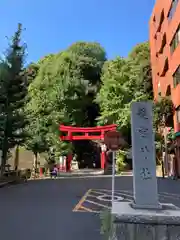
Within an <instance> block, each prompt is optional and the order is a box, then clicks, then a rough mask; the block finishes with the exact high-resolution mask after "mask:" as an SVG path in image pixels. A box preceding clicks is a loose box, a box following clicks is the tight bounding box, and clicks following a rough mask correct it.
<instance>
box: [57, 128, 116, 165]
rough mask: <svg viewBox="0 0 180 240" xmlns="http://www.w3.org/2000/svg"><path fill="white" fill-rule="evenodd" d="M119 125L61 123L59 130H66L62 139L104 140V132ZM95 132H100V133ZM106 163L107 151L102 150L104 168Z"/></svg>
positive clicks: (112, 129)
mask: <svg viewBox="0 0 180 240" xmlns="http://www.w3.org/2000/svg"><path fill="white" fill-rule="evenodd" d="M116 128H117V125H116V124H111V125H106V126H97V127H87V128H84V127H70V126H65V125H62V124H61V125H60V127H59V130H60V131H61V132H65V133H66V134H67V135H66V136H60V139H61V140H62V141H74V140H104V134H105V133H106V132H108V131H114V130H116ZM78 133H81V134H82V133H83V135H78ZM93 133H96V134H97V133H99V134H98V135H96V134H94V135H93ZM104 165H105V152H103V151H101V168H102V169H104Z"/></svg>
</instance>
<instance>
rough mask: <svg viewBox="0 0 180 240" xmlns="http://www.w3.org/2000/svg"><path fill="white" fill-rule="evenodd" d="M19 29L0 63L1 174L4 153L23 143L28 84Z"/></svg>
mask: <svg viewBox="0 0 180 240" xmlns="http://www.w3.org/2000/svg"><path fill="white" fill-rule="evenodd" d="M21 33H22V25H21V24H18V29H17V31H16V32H15V34H14V36H13V37H12V40H11V42H10V45H9V48H8V49H7V52H6V54H5V57H4V60H3V61H2V62H1V66H0V67H1V71H0V72H1V74H0V109H1V119H2V122H3V125H1V149H2V164H1V174H2V173H3V172H4V168H5V164H6V160H7V153H8V151H9V149H10V148H12V147H14V146H15V145H19V144H21V143H22V142H23V141H24V138H25V132H24V127H25V124H26V120H25V116H24V111H23V107H24V103H25V97H26V94H27V81H26V75H25V74H24V67H23V66H24V60H25V45H24V44H22V43H21Z"/></svg>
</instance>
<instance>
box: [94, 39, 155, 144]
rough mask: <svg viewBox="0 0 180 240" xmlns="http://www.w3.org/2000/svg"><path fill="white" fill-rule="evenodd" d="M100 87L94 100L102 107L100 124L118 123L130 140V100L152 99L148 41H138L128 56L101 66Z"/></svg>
mask: <svg viewBox="0 0 180 240" xmlns="http://www.w3.org/2000/svg"><path fill="white" fill-rule="evenodd" d="M101 79H102V83H103V84H102V87H101V89H100V92H99V94H98V95H97V99H96V101H97V102H98V103H99V105H100V108H101V116H100V117H99V118H98V119H99V121H100V123H101V124H104V123H117V124H118V126H119V128H120V131H121V132H122V133H123V134H124V136H125V137H126V138H127V141H128V142H129V143H130V141H131V136H130V133H131V131H130V130H131V128H130V105H131V103H132V101H140V100H148V99H152V98H153V95H152V76H151V65H150V51H149V45H148V43H147V42H145V43H142V44H138V45H137V46H135V48H134V49H133V50H132V51H131V53H130V54H129V56H128V58H125V59H124V58H119V57H118V58H116V59H114V60H112V61H109V62H107V63H106V64H105V65H104V68H103V74H102V77H101Z"/></svg>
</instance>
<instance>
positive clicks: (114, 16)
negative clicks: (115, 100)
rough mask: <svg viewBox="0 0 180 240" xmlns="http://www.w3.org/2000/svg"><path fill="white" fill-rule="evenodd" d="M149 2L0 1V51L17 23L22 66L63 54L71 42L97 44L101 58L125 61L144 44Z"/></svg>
mask: <svg viewBox="0 0 180 240" xmlns="http://www.w3.org/2000/svg"><path fill="white" fill-rule="evenodd" d="M154 2H155V0H111V1H110V0H86V1H83V0H51V1H48V0H0V16H1V21H0V52H3V51H4V50H5V48H6V47H7V43H8V42H7V38H6V36H11V35H13V33H14V31H15V30H16V28H17V23H18V22H21V23H22V24H23V26H24V28H25V29H26V30H25V31H24V32H23V41H25V42H26V43H27V45H28V58H27V61H28V62H31V61H37V60H38V59H40V58H42V57H43V56H45V55H47V54H49V53H56V52H59V51H61V50H63V49H66V48H67V47H68V46H69V45H71V44H72V43H73V42H76V41H79V40H81V41H98V42H99V43H101V45H102V46H103V47H104V48H105V49H106V52H107V56H108V57H109V58H113V57H115V56H117V55H120V56H127V54H128V52H129V51H130V50H131V49H132V47H133V46H135V45H136V44H137V43H140V42H142V41H146V40H147V39H148V28H149V26H148V24H149V17H150V15H151V12H152V9H153V5H154Z"/></svg>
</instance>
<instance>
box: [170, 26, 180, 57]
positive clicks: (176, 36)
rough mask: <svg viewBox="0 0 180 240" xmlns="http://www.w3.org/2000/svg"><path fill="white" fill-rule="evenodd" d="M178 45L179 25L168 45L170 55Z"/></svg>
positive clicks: (179, 36)
mask: <svg viewBox="0 0 180 240" xmlns="http://www.w3.org/2000/svg"><path fill="white" fill-rule="evenodd" d="M179 43H180V25H179V27H178V29H177V31H176V33H175V35H174V37H173V40H172V42H171V44H170V48H171V53H173V52H174V51H175V49H176V48H177V46H178V44H179Z"/></svg>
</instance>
